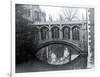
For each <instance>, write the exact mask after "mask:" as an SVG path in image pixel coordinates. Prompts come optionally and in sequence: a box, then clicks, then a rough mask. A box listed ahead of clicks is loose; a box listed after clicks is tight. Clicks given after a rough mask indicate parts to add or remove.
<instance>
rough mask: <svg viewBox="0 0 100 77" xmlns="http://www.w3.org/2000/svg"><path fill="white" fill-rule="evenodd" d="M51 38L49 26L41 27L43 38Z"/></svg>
mask: <svg viewBox="0 0 100 77" xmlns="http://www.w3.org/2000/svg"><path fill="white" fill-rule="evenodd" d="M47 39H49V29H48V28H47V27H43V28H41V40H47Z"/></svg>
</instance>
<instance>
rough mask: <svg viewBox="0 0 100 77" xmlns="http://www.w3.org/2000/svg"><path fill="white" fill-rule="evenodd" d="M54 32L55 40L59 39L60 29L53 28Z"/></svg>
mask: <svg viewBox="0 0 100 77" xmlns="http://www.w3.org/2000/svg"><path fill="white" fill-rule="evenodd" d="M51 31H52V38H53V39H58V38H59V28H58V27H53V28H52V29H51Z"/></svg>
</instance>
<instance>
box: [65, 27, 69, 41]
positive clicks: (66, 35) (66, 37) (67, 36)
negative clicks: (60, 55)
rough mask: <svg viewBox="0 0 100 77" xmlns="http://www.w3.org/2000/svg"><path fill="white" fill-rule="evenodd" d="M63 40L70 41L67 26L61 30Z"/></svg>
mask: <svg viewBox="0 0 100 77" xmlns="http://www.w3.org/2000/svg"><path fill="white" fill-rule="evenodd" d="M63 38H64V39H67V40H68V39H70V28H69V27H67V26H66V27H64V28H63Z"/></svg>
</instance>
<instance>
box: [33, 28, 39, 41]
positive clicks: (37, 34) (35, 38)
mask: <svg viewBox="0 0 100 77" xmlns="http://www.w3.org/2000/svg"><path fill="white" fill-rule="evenodd" d="M32 36H33V40H39V29H38V28H35V27H34V28H33V30H32Z"/></svg>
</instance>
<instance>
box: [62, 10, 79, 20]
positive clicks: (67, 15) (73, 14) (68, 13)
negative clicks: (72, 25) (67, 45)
mask: <svg viewBox="0 0 100 77" xmlns="http://www.w3.org/2000/svg"><path fill="white" fill-rule="evenodd" d="M77 14H78V9H76V8H65V9H63V15H64V16H63V17H64V19H65V20H67V21H72V20H73V19H78V16H77Z"/></svg>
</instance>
